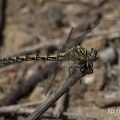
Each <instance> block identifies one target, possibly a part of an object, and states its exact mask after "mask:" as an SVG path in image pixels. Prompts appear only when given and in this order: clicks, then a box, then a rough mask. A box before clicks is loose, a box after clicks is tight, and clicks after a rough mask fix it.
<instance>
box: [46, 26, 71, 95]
mask: <svg viewBox="0 0 120 120" xmlns="http://www.w3.org/2000/svg"><path fill="white" fill-rule="evenodd" d="M72 31H73V28H72V29H71V31H70V33H69V35H68V37H67V40H66V43H65V45H64V46H63V48H62V49H61V50H59V51H58V53H60V52H63V51H65V49H66V45H67V44H68V43H69V41H70V40H71V35H72ZM62 63H63V61H59V62H58V66H59V68H58V67H57V69H56V67H55V66H53V68H52V69H51V70H50V72H49V76H52V79H50V83H49V86H48V87H47V89H46V91H45V95H46V94H47V93H48V91H49V90H50V88H51V87H52V86H53V84H54V83H55V78H56V76H57V72H58V71H59V70H60V67H61V65H62Z"/></svg>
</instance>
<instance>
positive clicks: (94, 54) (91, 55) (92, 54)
mask: <svg viewBox="0 0 120 120" xmlns="http://www.w3.org/2000/svg"><path fill="white" fill-rule="evenodd" d="M97 58H98V52H97V50H96V49H94V48H91V51H90V53H89V54H88V60H90V61H96V59H97Z"/></svg>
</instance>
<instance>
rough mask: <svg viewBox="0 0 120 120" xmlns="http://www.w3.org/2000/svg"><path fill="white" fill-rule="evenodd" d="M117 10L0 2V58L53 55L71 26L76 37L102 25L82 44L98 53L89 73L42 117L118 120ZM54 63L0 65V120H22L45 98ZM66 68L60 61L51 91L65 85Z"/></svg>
mask: <svg viewBox="0 0 120 120" xmlns="http://www.w3.org/2000/svg"><path fill="white" fill-rule="evenodd" d="M119 6H120V0H114V1H113V0H0V58H3V57H11V56H18V55H26V54H30V53H31V54H33V53H35V54H36V53H37V54H50V53H57V51H59V50H60V49H61V48H62V47H63V45H64V44H65V41H66V39H67V36H68V34H69V32H70V30H71V28H72V27H73V28H74V31H73V34H72V35H73V36H72V37H73V38H75V37H78V36H80V35H81V34H82V33H83V32H85V31H86V30H88V29H89V28H90V27H92V26H93V25H94V24H95V23H96V22H97V21H99V20H100V21H101V22H100V24H99V25H98V26H96V27H95V29H93V30H92V31H91V32H90V33H89V34H88V35H87V36H86V38H85V40H84V41H83V42H82V43H81V46H82V47H84V48H86V49H87V50H90V49H91V48H96V49H97V50H98V52H99V59H98V60H97V61H96V62H95V63H94V73H93V74H91V75H86V76H85V77H83V78H82V83H81V85H80V84H79V83H76V85H74V86H73V87H72V88H71V89H70V90H69V91H68V93H67V94H66V95H64V96H63V97H62V98H61V99H59V100H58V101H57V103H56V104H55V105H53V106H52V107H51V108H50V109H49V110H48V111H46V112H45V113H44V114H43V116H42V118H41V119H63V120H64V119H66V120H67V119H68V120H76V119H78V120H119V119H120V7H119ZM53 65H54V62H53ZM53 65H51V62H46V61H27V62H21V63H17V64H12V65H6V66H2V67H0V106H1V107H0V120H25V118H26V117H27V116H28V115H29V114H30V113H32V112H33V111H34V110H35V109H36V107H37V106H38V105H39V104H41V103H42V102H43V101H44V100H45V99H47V97H49V94H50V93H49V94H48V95H47V96H45V94H44V93H45V92H44V91H45V89H46V88H47V85H48V83H49V82H50V80H49V79H47V78H46V74H47V73H46V72H48V70H50V69H52V67H53ZM68 65H69V63H68V62H64V65H63V66H62V67H61V69H60V71H59V72H58V73H57V77H56V83H55V85H54V86H52V89H51V91H52V92H54V91H55V90H56V89H57V88H58V86H57V85H59V84H60V82H61V81H65V78H66V76H67V75H68V68H69V66H68ZM76 86H77V87H76ZM10 105H13V107H10Z"/></svg>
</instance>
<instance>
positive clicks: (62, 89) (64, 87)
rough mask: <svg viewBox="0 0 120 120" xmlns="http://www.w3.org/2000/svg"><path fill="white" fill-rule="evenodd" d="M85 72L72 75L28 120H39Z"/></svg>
mask: <svg viewBox="0 0 120 120" xmlns="http://www.w3.org/2000/svg"><path fill="white" fill-rule="evenodd" d="M84 75H85V74H82V73H80V71H79V73H78V71H77V73H76V76H75V77H73V76H71V77H70V78H69V79H68V80H67V81H66V82H65V83H64V84H63V85H62V86H61V87H60V88H59V89H57V91H56V92H55V93H53V94H52V95H51V96H50V97H49V98H48V99H47V100H46V101H45V102H43V104H41V105H40V106H39V107H38V108H37V109H36V110H35V111H34V112H33V113H32V114H31V115H29V116H28V117H27V118H26V120H37V119H38V118H39V117H40V116H41V115H42V114H43V113H44V112H45V111H46V110H47V109H48V108H50V107H51V106H52V105H53V104H54V103H55V102H56V101H57V100H58V99H59V98H60V97H61V96H62V95H63V94H64V93H65V92H66V91H67V90H68V89H69V88H70V87H72V86H73V85H74V84H75V83H76V82H77V81H78V80H79V79H81V77H83V76H84Z"/></svg>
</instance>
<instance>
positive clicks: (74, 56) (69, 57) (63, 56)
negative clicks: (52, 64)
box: [0, 22, 100, 93]
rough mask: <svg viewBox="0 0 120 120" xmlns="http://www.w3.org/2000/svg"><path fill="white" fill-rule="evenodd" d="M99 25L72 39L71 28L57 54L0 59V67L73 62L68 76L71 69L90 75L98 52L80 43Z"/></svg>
mask: <svg viewBox="0 0 120 120" xmlns="http://www.w3.org/2000/svg"><path fill="white" fill-rule="evenodd" d="M99 23H100V22H97V23H96V24H95V25H94V26H93V27H91V28H90V29H89V30H87V31H85V32H84V33H83V34H82V35H81V36H79V37H77V38H74V39H72V38H71V36H72V32H73V28H72V29H71V31H70V33H69V35H68V38H67V40H66V43H65V45H64V46H63V48H62V49H61V50H60V51H58V53H57V54H49V55H48V54H44V55H41V54H29V55H20V56H13V57H8V58H0V66H2V65H4V64H5V65H6V64H12V63H16V62H22V61H33V60H46V61H61V63H60V65H61V64H62V62H63V61H74V62H75V64H74V65H73V66H70V68H69V76H71V69H72V68H74V69H76V68H77V69H78V68H79V70H80V72H81V73H83V74H91V73H93V62H95V61H96V60H97V58H98V52H97V50H96V49H95V48H91V51H87V50H86V49H85V48H83V47H81V46H80V43H81V42H82V41H83V40H84V38H85V36H86V35H87V34H88V33H89V32H90V31H91V30H92V29H94V28H95V27H96V26H97V25H98V24H99ZM60 65H59V66H60ZM51 71H52V72H50V73H54V71H55V70H54V69H52V70H51ZM54 79H55V77H54ZM53 81H54V80H53ZM52 84H53V82H51V84H50V86H49V87H48V90H47V92H48V91H49V89H50V88H51V86H52ZM47 92H46V93H47Z"/></svg>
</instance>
